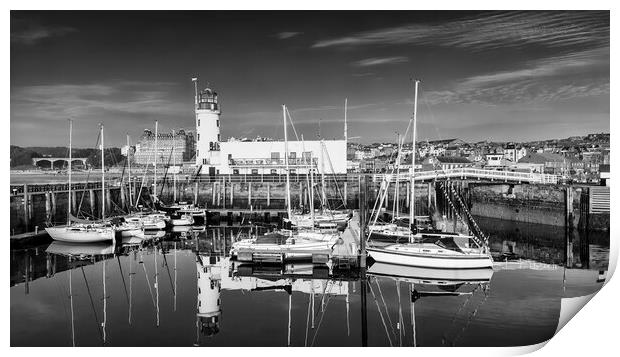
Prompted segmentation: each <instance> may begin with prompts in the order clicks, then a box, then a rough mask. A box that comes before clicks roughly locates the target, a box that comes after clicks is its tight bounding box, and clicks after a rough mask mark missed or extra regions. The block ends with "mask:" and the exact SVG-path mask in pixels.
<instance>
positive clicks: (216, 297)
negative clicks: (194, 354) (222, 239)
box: [196, 254, 222, 339]
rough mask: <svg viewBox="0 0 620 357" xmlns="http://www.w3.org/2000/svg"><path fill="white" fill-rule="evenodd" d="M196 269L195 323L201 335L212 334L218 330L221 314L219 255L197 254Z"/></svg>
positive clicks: (198, 337)
mask: <svg viewBox="0 0 620 357" xmlns="http://www.w3.org/2000/svg"><path fill="white" fill-rule="evenodd" d="M196 271H197V281H198V286H197V290H198V302H197V304H198V311H197V312H196V319H197V324H196V325H197V328H198V332H201V333H202V335H204V336H212V335H215V334H217V333H218V332H219V330H220V315H221V314H222V306H221V300H220V293H221V289H222V287H221V286H222V278H221V267H220V257H216V256H209V255H201V254H198V255H197V256H196ZM198 332H197V333H198ZM196 338H197V339H200V336H196Z"/></svg>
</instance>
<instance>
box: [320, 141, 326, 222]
mask: <svg viewBox="0 0 620 357" xmlns="http://www.w3.org/2000/svg"><path fill="white" fill-rule="evenodd" d="M323 150H324V148H323V139H322V138H321V212H323V211H325V206H326V197H327V196H326V195H325V155H324V153H323Z"/></svg>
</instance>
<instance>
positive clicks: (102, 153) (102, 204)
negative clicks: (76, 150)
mask: <svg viewBox="0 0 620 357" xmlns="http://www.w3.org/2000/svg"><path fill="white" fill-rule="evenodd" d="M101 219H105V155H104V150H103V123H101Z"/></svg>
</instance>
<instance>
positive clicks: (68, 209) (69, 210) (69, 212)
mask: <svg viewBox="0 0 620 357" xmlns="http://www.w3.org/2000/svg"><path fill="white" fill-rule="evenodd" d="M72 137H73V120H71V119H69V196H68V197H69V204H68V205H67V225H69V224H71V218H70V217H71V159H72V156H71V151H72V143H71V139H72Z"/></svg>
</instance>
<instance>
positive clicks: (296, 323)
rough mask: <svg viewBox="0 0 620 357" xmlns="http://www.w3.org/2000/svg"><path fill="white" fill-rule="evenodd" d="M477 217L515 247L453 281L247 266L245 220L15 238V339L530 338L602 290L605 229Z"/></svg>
mask: <svg viewBox="0 0 620 357" xmlns="http://www.w3.org/2000/svg"><path fill="white" fill-rule="evenodd" d="M479 221H480V224H481V226H482V228H483V229H484V230H486V231H487V232H489V233H491V234H492V235H493V241H492V249H493V251H494V253H495V254H496V255H499V254H500V253H502V252H508V251H512V252H513V253H514V254H518V256H519V258H520V259H516V260H512V261H508V260H505V259H504V260H503V261H502V262H497V263H496V266H495V267H494V269H493V271H492V273H491V272H490V271H487V272H482V273H471V274H469V276H467V277H465V278H467V279H469V280H470V281H469V282H463V281H460V283H458V284H456V283H455V282H454V281H449V280H448V279H449V278H450V276H447V275H446V274H444V276H441V274H440V275H439V276H433V275H434V274H436V272H430V273H429V272H419V271H418V272H413V273H412V274H413V275H410V276H417V277H426V278H425V279H407V278H394V277H390V276H383V275H380V274H377V273H385V271H384V270H385V268H386V267H381V266H371V267H370V269H369V274H367V277H366V283H363V282H362V281H360V280H359V279H356V278H354V277H352V276H349V277H347V276H345V275H342V274H340V275H339V274H338V273H337V272H334V271H329V270H326V268H325V267H321V266H312V265H288V266H285V267H272V268H267V267H265V268H258V267H254V268H252V267H249V266H238V265H235V264H232V263H231V262H229V261H228V259H227V258H226V252H227V250H228V248H229V246H230V243H231V239H232V240H234V239H237V237H238V235H239V230H238V228H234V229H232V228H229V229H226V230H224V229H207V230H205V231H204V232H199V233H194V234H182V233H169V234H168V235H166V236H165V237H162V238H160V239H158V240H151V241H149V242H143V243H142V244H140V245H122V244H117V245H116V246H115V247H112V246H106V245H103V246H102V245H94V246H90V245H89V246H80V248H79V249H77V250H76V248H75V247H71V246H66V245H64V244H58V243H57V242H55V243H52V244H49V243H46V244H42V245H40V246H37V247H32V248H28V249H14V250H12V251H11V317H10V318H11V345H12V346H72V345H76V346H103V345H105V346H193V345H199V346H287V345H290V346H363V345H368V346H400V345H402V346H412V345H414V344H415V345H416V346H513V345H527V344H533V343H538V342H542V341H544V340H546V339H549V338H550V337H552V335H553V333H554V332H555V330H556V326H557V322H558V318H559V314H560V299H561V298H563V297H574V296H580V295H584V294H590V293H593V292H595V291H597V290H598V289H600V288H601V286H602V283H601V282H597V279H598V277H599V270H606V269H607V259H608V251H609V249H608V247H609V234H589V235H588V236H584V235H583V234H582V235H581V236H580V235H577V234H575V235H573V236H572V237H570V239H568V240H567V239H566V238H565V234H564V230H563V229H555V228H553V227H548V226H536V225H528V224H516V223H511V222H502V221H497V220H489V219H480V220H479ZM242 233H243V232H242ZM566 247H568V253H569V254H566V250H565V248H566ZM70 252H73V253H83V256H82V257H81V258H80V257H76V256H75V255H74V257H73V258H68V257H67V254H68V253H70ZM565 256H568V264H564V263H565V261H566V258H565ZM514 258H516V257H514ZM498 259H499V258H498ZM565 266H567V267H568V269H565ZM387 269H388V272H389V270H390V268H389V267H387ZM401 273H402V272H401ZM328 274H329V276H327V275H328ZM326 277H327V279H326ZM26 281H27V282H26ZM438 284H440V285H438ZM412 291H413V293H412ZM412 296H413V297H414V299H412ZM412 300H414V302H413V303H412Z"/></svg>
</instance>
